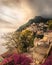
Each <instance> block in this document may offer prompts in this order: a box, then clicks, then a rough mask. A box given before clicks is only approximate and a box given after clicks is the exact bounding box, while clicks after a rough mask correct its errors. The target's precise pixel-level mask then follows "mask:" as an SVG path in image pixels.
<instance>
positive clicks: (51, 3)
mask: <svg viewBox="0 0 52 65" xmlns="http://www.w3.org/2000/svg"><path fill="white" fill-rule="evenodd" d="M27 3H28V4H29V6H30V7H31V9H32V10H33V11H35V10H36V11H37V15H41V16H47V17H50V16H52V0H27Z"/></svg>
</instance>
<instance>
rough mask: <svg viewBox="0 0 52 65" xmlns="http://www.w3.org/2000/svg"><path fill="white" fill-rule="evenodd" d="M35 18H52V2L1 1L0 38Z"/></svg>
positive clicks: (39, 0) (30, 0)
mask: <svg viewBox="0 0 52 65" xmlns="http://www.w3.org/2000/svg"><path fill="white" fill-rule="evenodd" d="M35 16H43V17H52V0H0V37H1V35H2V34H3V33H7V32H13V31H15V30H17V29H18V28H19V26H21V25H23V24H25V23H26V22H28V20H29V19H31V18H33V17H35ZM0 40H1V38H0ZM0 44H1V42H0ZM0 48H1V45H0ZM2 48H3V47H2ZM2 48H1V49H2ZM0 51H1V53H3V49H2V50H0Z"/></svg>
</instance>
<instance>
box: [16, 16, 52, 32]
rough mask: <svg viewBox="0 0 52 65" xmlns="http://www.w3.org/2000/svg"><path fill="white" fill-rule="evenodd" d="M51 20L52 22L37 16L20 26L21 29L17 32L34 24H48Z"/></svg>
mask: <svg viewBox="0 0 52 65" xmlns="http://www.w3.org/2000/svg"><path fill="white" fill-rule="evenodd" d="M49 20H52V19H49V18H43V17H41V16H36V17H35V18H33V19H30V20H29V21H28V22H27V23H26V24H24V25H22V26H20V27H19V29H17V31H22V30H24V29H25V28H26V27H29V26H30V25H31V24H32V23H41V22H43V23H46V22H47V21H49Z"/></svg>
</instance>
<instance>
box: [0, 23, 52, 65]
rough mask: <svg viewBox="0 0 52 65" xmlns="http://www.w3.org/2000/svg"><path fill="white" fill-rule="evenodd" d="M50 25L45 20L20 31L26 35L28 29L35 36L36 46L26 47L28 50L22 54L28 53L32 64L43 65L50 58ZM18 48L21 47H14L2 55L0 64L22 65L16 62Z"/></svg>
mask: <svg viewBox="0 0 52 65" xmlns="http://www.w3.org/2000/svg"><path fill="white" fill-rule="evenodd" d="M48 25H49V24H48V23H43V22H40V23H32V24H31V25H30V26H28V27H26V28H25V29H24V30H22V31H21V32H20V34H23V35H24V33H26V31H31V32H32V34H33V36H34V40H33V45H34V46H33V47H31V46H29V47H28V46H27V47H28V48H27V47H26V48H27V51H28V52H25V53H24V52H23V53H22V55H26V56H27V57H30V58H32V62H31V63H30V65H42V64H43V63H44V62H45V63H46V61H45V60H46V59H47V58H48V56H49V55H52V54H50V53H51V52H52V29H49V28H48ZM26 34H27V33H26ZM32 34H31V35H32ZM28 35H29V34H28ZM26 36H27V35H26ZM24 38H25V37H24ZM27 38H28V37H27ZM32 38H33V37H32ZM27 41H28V40H27ZM11 43H12V42H11ZM17 44H18V43H17ZM26 44H27V43H26ZM9 48H10V47H9ZM24 49H25V47H24ZM17 50H19V49H18V48H17V49H16V48H14V47H13V50H12V51H9V50H8V51H7V52H6V53H4V54H2V55H0V65H21V64H15V62H16V61H15V59H16V58H17V56H16V55H15V54H19V52H18V51H17ZM15 57H16V58H15ZM51 58H52V56H51ZM17 62H18V61H17ZM29 62H30V61H29Z"/></svg>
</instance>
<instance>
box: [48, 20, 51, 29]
mask: <svg viewBox="0 0 52 65" xmlns="http://www.w3.org/2000/svg"><path fill="white" fill-rule="evenodd" d="M48 28H49V29H50V30H52V20H49V21H48Z"/></svg>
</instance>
